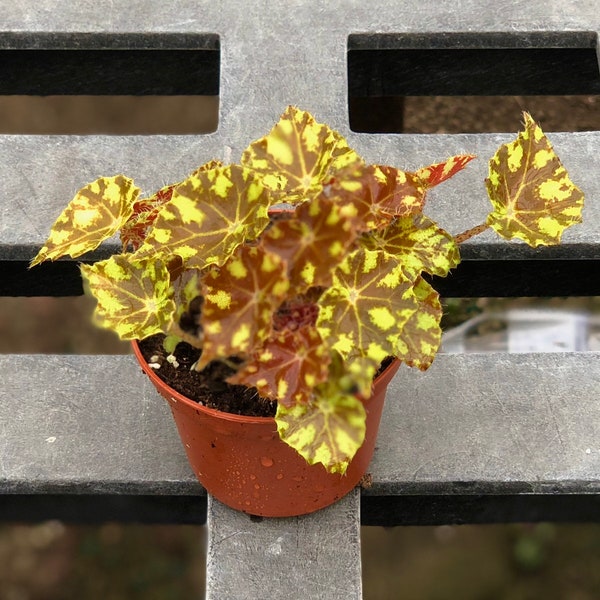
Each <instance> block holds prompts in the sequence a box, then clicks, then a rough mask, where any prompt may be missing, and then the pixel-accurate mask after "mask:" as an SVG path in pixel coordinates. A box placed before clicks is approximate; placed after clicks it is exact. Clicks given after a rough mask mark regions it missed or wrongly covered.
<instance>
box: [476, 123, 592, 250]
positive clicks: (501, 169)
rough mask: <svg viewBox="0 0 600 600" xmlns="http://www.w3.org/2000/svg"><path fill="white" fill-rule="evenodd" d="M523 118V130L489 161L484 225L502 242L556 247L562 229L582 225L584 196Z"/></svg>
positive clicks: (547, 144)
mask: <svg viewBox="0 0 600 600" xmlns="http://www.w3.org/2000/svg"><path fill="white" fill-rule="evenodd" d="M524 117H525V129H524V131H522V132H521V133H519V135H518V137H517V139H516V140H515V141H513V142H511V143H509V144H504V145H502V146H500V148H499V149H498V151H497V152H496V154H495V155H494V157H493V158H492V159H491V160H490V171H489V177H488V178H487V179H486V187H487V191H488V194H489V197H490V200H491V202H492V205H493V207H494V210H493V211H492V212H491V213H490V214H489V216H488V219H487V223H488V225H490V226H491V227H492V228H493V229H494V230H496V231H497V232H498V234H500V235H501V236H502V237H505V238H507V239H512V238H515V237H516V238H520V239H522V240H524V241H525V242H527V243H528V244H529V245H530V246H533V247H536V246H539V245H542V244H543V245H550V244H558V243H559V242H560V238H561V236H562V233H563V231H564V230H565V229H566V228H567V227H570V226H571V225H573V224H575V223H580V222H581V210H582V208H583V192H582V191H581V190H580V189H579V188H578V187H577V186H576V185H575V184H574V183H573V182H572V181H571V179H570V178H569V175H568V173H567V171H566V169H565V168H564V167H563V165H562V163H561V162H560V159H559V158H558V156H557V155H556V154H555V152H554V149H553V148H552V145H551V144H550V141H549V140H548V138H547V137H546V136H545V135H544V133H543V132H542V130H541V128H540V127H539V125H537V124H536V123H535V121H534V120H533V119H532V118H531V116H530V115H529V114H527V113H524Z"/></svg>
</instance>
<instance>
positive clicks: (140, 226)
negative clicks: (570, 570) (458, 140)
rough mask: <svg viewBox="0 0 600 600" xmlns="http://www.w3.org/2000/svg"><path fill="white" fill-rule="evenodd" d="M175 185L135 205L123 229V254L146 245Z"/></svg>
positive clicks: (137, 201)
mask: <svg viewBox="0 0 600 600" xmlns="http://www.w3.org/2000/svg"><path fill="white" fill-rule="evenodd" d="M175 185H176V184H174V185H168V186H166V187H163V188H161V189H160V190H158V192H156V193H155V194H154V195H152V196H151V197H150V198H141V199H139V200H136V201H135V202H134V203H133V212H132V214H131V216H130V217H129V219H128V220H127V222H126V223H125V224H124V225H123V227H121V243H122V244H123V252H125V251H127V249H128V248H129V247H131V248H133V249H134V250H137V249H138V248H139V247H140V246H141V245H142V244H143V243H144V240H145V239H146V235H147V234H148V231H149V229H150V227H152V225H153V224H154V221H155V220H156V217H157V216H158V213H159V212H160V210H161V208H162V207H163V205H165V204H166V203H167V202H169V200H171V197H172V196H173V190H174V189H175Z"/></svg>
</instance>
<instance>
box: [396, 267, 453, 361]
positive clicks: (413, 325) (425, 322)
mask: <svg viewBox="0 0 600 600" xmlns="http://www.w3.org/2000/svg"><path fill="white" fill-rule="evenodd" d="M413 293H414V297H415V298H416V299H417V302H418V303H419V307H418V309H417V310H416V311H415V312H414V313H413V314H412V315H411V316H410V317H409V319H408V321H407V322H406V324H405V325H404V327H403V328H402V333H401V334H400V336H399V338H398V343H397V345H396V353H395V356H397V357H398V358H400V359H401V360H403V361H404V362H405V363H406V364H407V365H408V366H409V367H417V368H418V369H420V370H421V371H425V370H426V369H428V368H429V367H430V366H431V363H432V362H433V359H434V358H435V355H436V354H437V351H438V349H439V347H440V342H441V340H442V328H441V327H440V320H441V318H442V304H441V302H440V297H439V294H438V293H437V292H436V291H435V290H434V289H433V288H432V287H431V286H430V285H429V284H428V283H427V282H426V281H425V280H424V279H422V278H421V277H419V278H418V279H417V282H416V284H415V286H414V288H413Z"/></svg>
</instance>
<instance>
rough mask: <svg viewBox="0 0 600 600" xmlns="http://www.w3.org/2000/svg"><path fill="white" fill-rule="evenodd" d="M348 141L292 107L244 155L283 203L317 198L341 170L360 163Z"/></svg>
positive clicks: (249, 165)
mask: <svg viewBox="0 0 600 600" xmlns="http://www.w3.org/2000/svg"><path fill="white" fill-rule="evenodd" d="M360 160H361V159H360V158H359V156H358V155H357V154H356V152H354V150H351V149H350V148H349V147H348V143H347V142H346V140H345V139H344V138H343V137H342V136H341V135H340V134H339V133H338V132H337V131H334V130H333V129H330V128H329V127H328V126H327V125H323V124H321V123H317V122H316V121H315V119H314V117H313V116H312V115H311V114H310V113H308V112H306V111H303V110H299V109H298V108H295V107H293V106H288V108H287V109H286V111H285V112H284V113H283V115H281V118H280V120H279V122H278V123H277V124H276V125H275V126H274V127H273V129H272V130H271V131H270V132H269V133H268V134H267V135H266V136H264V137H262V138H260V139H259V140H256V141H255V142H253V143H252V144H250V146H249V147H248V148H247V149H246V150H245V151H244V153H243V154H242V160H241V164H242V165H243V166H246V167H248V168H250V169H252V170H253V171H255V172H257V173H258V174H259V175H260V176H261V177H262V181H263V184H264V185H265V186H267V187H268V188H269V189H270V190H272V191H273V192H276V193H277V195H278V198H279V201H281V202H288V203H291V204H295V203H297V202H300V201H302V200H306V199H310V198H314V197H315V196H316V195H317V194H318V193H319V192H320V191H321V190H322V189H323V186H324V185H325V184H326V183H327V182H328V180H329V179H330V178H331V176H332V175H333V174H334V173H335V172H336V171H337V170H339V169H342V168H344V167H345V166H347V165H349V164H351V163H355V162H358V161H360Z"/></svg>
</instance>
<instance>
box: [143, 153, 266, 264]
mask: <svg viewBox="0 0 600 600" xmlns="http://www.w3.org/2000/svg"><path fill="white" fill-rule="evenodd" d="M271 200H272V198H271V197H270V195H269V192H268V191H267V190H266V189H265V188H264V186H263V185H262V183H261V182H260V181H259V179H258V178H257V176H256V175H255V174H254V173H253V172H252V171H250V170H248V169H245V168H242V167H239V166H237V165H230V166H227V167H217V168H214V169H209V170H198V171H195V172H194V173H193V174H192V175H191V176H190V177H189V178H188V179H186V180H185V181H184V182H183V183H181V184H179V185H178V186H177V187H176V188H175V190H174V191H173V197H172V199H171V200H170V201H169V202H168V203H167V204H165V205H164V206H163V208H162V209H161V211H160V212H159V214H158V216H157V217H156V221H155V222H154V226H153V228H152V229H151V230H150V232H149V233H148V236H147V237H146V241H145V243H144V245H143V246H142V247H141V248H140V249H139V250H138V251H137V253H136V258H137V257H139V258H144V257H147V256H156V255H157V254H159V255H177V256H180V257H181V258H182V259H183V261H184V262H185V264H186V266H188V267H194V268H200V269H201V268H204V267H205V266H207V265H212V264H215V265H222V264H223V263H224V262H225V261H226V260H227V259H228V257H230V256H231V255H232V254H233V252H234V251H235V249H236V248H237V247H238V246H239V245H240V244H241V243H243V242H244V241H247V240H253V239H255V238H256V237H258V236H259V235H260V234H261V233H262V231H263V229H264V228H265V227H266V226H267V225H268V223H269V217H268V208H269V206H270V204H271Z"/></svg>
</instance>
